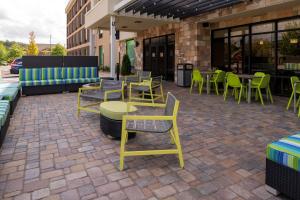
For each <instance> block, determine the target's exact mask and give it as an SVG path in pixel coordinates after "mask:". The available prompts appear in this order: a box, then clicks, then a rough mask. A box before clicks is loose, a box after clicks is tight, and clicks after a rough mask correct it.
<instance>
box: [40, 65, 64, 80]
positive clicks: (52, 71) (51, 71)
mask: <svg viewBox="0 0 300 200" xmlns="http://www.w3.org/2000/svg"><path fill="white" fill-rule="evenodd" d="M53 79H61V68H59V67H47V68H42V80H53Z"/></svg>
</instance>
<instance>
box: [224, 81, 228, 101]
mask: <svg viewBox="0 0 300 200" xmlns="http://www.w3.org/2000/svg"><path fill="white" fill-rule="evenodd" d="M227 93H228V85H227V84H226V86H225V92H224V101H226V98H227Z"/></svg>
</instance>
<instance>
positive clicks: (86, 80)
mask: <svg viewBox="0 0 300 200" xmlns="http://www.w3.org/2000/svg"><path fill="white" fill-rule="evenodd" d="M65 81H66V84H72V83H96V82H99V81H100V79H99V78H73V79H65Z"/></svg>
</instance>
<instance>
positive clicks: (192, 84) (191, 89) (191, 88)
mask: <svg viewBox="0 0 300 200" xmlns="http://www.w3.org/2000/svg"><path fill="white" fill-rule="evenodd" d="M193 86H194V81H193V80H192V83H191V87H190V94H192V91H193Z"/></svg>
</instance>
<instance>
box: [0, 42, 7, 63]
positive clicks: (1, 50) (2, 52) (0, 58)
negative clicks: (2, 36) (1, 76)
mask: <svg viewBox="0 0 300 200" xmlns="http://www.w3.org/2000/svg"><path fill="white" fill-rule="evenodd" d="M6 59H7V49H6V47H5V46H4V45H3V44H2V43H0V65H1V63H4V62H6Z"/></svg>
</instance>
